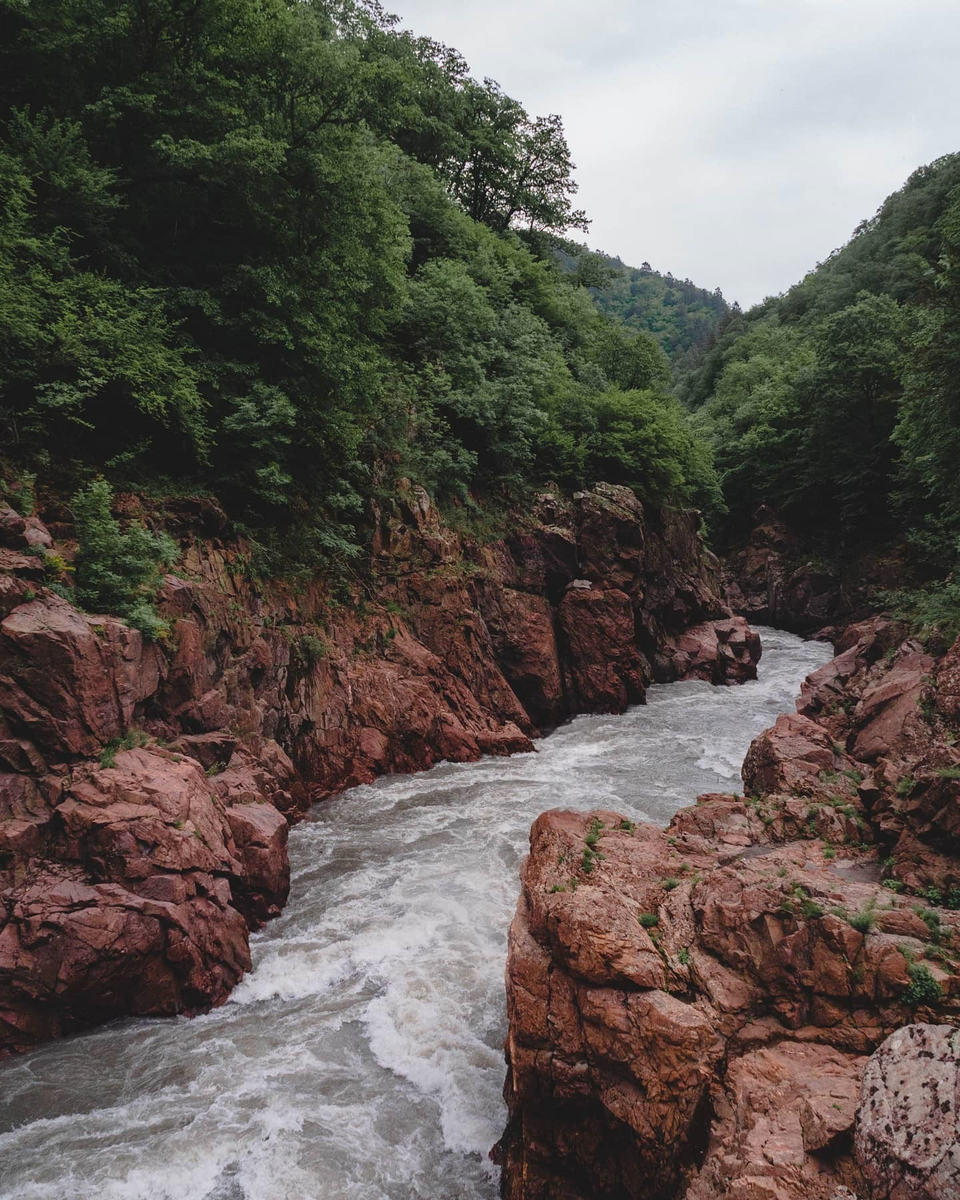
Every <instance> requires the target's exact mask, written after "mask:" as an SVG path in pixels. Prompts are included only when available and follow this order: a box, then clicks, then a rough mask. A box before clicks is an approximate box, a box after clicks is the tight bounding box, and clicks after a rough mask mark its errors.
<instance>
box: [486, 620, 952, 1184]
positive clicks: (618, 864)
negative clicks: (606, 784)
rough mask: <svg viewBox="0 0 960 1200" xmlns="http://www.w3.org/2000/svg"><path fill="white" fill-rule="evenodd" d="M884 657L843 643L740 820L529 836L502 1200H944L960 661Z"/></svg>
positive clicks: (625, 824) (860, 633) (770, 750)
mask: <svg viewBox="0 0 960 1200" xmlns="http://www.w3.org/2000/svg"><path fill="white" fill-rule="evenodd" d="M901 638H902V630H899V629H898V628H897V627H896V626H895V625H893V624H891V623H890V622H888V621H884V620H882V619H879V618H878V619H874V620H871V621H868V622H864V623H862V624H861V625H859V626H856V627H852V628H851V629H850V630H849V631H848V633H847V635H846V636H845V637H844V638H843V639H841V642H840V644H839V645H838V649H839V650H840V651H841V653H840V654H839V656H838V657H837V658H835V659H834V660H833V661H832V662H830V663H828V664H826V665H825V666H824V667H822V668H821V669H820V670H818V671H816V672H815V673H814V674H813V675H811V676H810V677H809V679H808V680H807V681H806V683H805V684H804V688H803V694H802V696H801V698H800V699H799V700H798V704H797V707H798V712H796V713H793V714H786V715H784V716H781V717H780V718H779V720H778V721H777V722H776V724H775V726H774V727H773V728H772V729H770V730H768V731H766V732H765V733H764V734H762V735H761V736H760V737H758V738H757V739H756V740H755V741H754V743H753V745H752V746H751V748H750V750H749V753H748V754H747V757H746V760H745V762H744V766H743V782H744V792H743V794H742V795H707V796H701V797H700V798H699V799H698V801H697V804H696V805H695V806H694V807H692V808H688V809H684V810H681V811H680V812H678V813H677V814H676V815H675V817H674V818H673V820H672V821H671V823H670V825H669V827H668V828H667V829H663V830H662V829H659V828H656V827H654V826H650V825H640V826H637V827H634V826H633V824H632V823H631V822H630V821H629V820H627V819H626V818H625V817H623V816H622V815H621V814H619V813H613V812H593V813H587V814H578V813H572V812H560V811H556V812H548V813H545V814H543V815H542V816H541V817H540V818H539V819H538V820H537V821H536V823H535V824H534V826H533V829H532V831H531V841H530V856H529V858H528V859H527V860H526V862H525V864H524V866H523V870H522V892H521V897H520V901H519V904H518V908H517V913H516V917H515V919H514V922H513V925H512V927H511V930H510V941H509V959H508V966H507V998H508V1015H509V1038H508V1043H507V1060H508V1078H507V1084H506V1096H507V1100H508V1105H509V1111H510V1123H509V1126H508V1128H507V1131H506V1133H505V1135H504V1138H503V1140H502V1142H501V1143H500V1145H499V1147H498V1149H497V1154H498V1156H499V1158H500V1161H501V1162H502V1164H503V1195H504V1196H505V1197H507V1198H509V1200H561V1198H562V1200H588V1198H589V1200H594V1198H597V1200H599V1198H605V1197H616V1198H618V1200H619V1198H628V1197H644V1198H645V1200H667V1198H671V1200H672V1198H674V1197H685V1198H686V1200H720V1198H721V1197H724V1198H729V1200H734V1198H735V1200H842V1198H846V1200H850V1197H860V1198H861V1200H933V1198H934V1197H937V1198H938V1200H947V1198H949V1197H960V1150H958V1145H960V1135H958V1126H957V1117H958V1112H957V1103H958V1099H957V1092H956V1082H957V1070H958V1055H957V1049H958V1047H957V1038H958V1037H960V1034H958V1033H957V1032H956V1030H957V1028H958V1027H960V875H958V870H960V860H958V857H957V852H958V849H960V842H958V820H960V817H958V814H960V751H958V750H957V749H956V748H955V745H956V739H957V736H958V734H960V703H958V700H957V697H958V695H960V685H958V680H960V668H958V663H960V643H958V644H957V645H955V646H954V647H953V649H952V650H951V651H950V652H949V653H948V654H946V655H945V656H943V657H941V658H940V659H938V660H935V659H933V658H932V657H930V655H928V654H927V652H926V651H925V650H924V649H923V647H921V646H920V645H919V644H917V643H915V642H913V641H910V640H907V641H902V640H901ZM917 1022H921V1024H917ZM922 1022H927V1023H932V1024H922Z"/></svg>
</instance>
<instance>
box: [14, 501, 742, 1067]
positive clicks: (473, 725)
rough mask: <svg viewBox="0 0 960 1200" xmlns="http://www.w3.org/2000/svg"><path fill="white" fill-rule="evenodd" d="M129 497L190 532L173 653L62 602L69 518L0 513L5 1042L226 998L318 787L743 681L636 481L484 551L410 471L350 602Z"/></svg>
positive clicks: (177, 509) (548, 504)
mask: <svg viewBox="0 0 960 1200" xmlns="http://www.w3.org/2000/svg"><path fill="white" fill-rule="evenodd" d="M122 505H123V514H124V515H125V516H126V517H127V518H128V519H133V520H146V521H148V522H150V523H153V524H162V525H163V526H164V527H165V528H167V529H168V530H169V531H171V532H172V533H174V534H175V535H176V536H177V537H178V538H179V540H180V544H181V548H182V560H181V563H180V567H179V569H178V571H177V572H176V573H175V574H171V575H169V576H168V577H167V578H166V580H165V582H164V587H163V592H162V597H161V603H160V610H161V613H162V615H163V616H164V617H165V618H166V619H167V620H168V621H169V623H170V627H171V636H170V637H169V639H168V640H166V641H162V642H158V643H148V642H146V641H145V640H144V638H143V637H142V636H141V634H140V633H138V632H137V631H136V630H134V629H131V628H130V627H128V626H127V625H126V624H125V623H124V622H123V621H121V620H118V619H116V618H114V617H110V616H98V615H91V614H87V613H82V612H80V611H78V610H77V609H76V608H75V607H74V606H73V605H71V604H70V603H69V602H68V601H67V600H65V599H63V598H62V597H61V596H60V595H57V594H55V593H54V592H53V591H51V590H49V588H47V587H46V586H45V583H46V582H48V581H50V580H51V579H53V578H56V577H57V575H58V573H60V578H61V579H63V578H64V577H63V575H62V564H63V562H64V558H63V556H66V558H67V559H69V557H70V553H71V548H72V544H71V542H70V535H71V530H70V528H69V527H68V526H66V525H60V524H57V523H56V522H53V521H51V523H50V528H49V529H48V528H47V527H46V526H44V525H43V523H42V522H40V521H39V520H37V519H36V518H30V519H29V520H25V519H23V518H20V517H18V516H17V515H16V514H15V513H11V512H10V511H9V510H6V511H2V512H0V889H2V890H0V1052H2V1051H4V1050H10V1049H25V1048H27V1047H29V1046H31V1045H33V1044H35V1043H37V1042H38V1041H41V1040H43V1039H45V1038H49V1037H51V1036H56V1035H57V1034H59V1033H62V1032H65V1031H68V1030H71V1029H75V1028H78V1027H82V1026H84V1025H87V1024H91V1023H94V1022H96V1021H100V1020H104V1019H107V1018H109V1017H112V1016H115V1015H118V1014H121V1013H125V1012H133V1013H174V1012H182V1011H186V1012H193V1011H198V1010H202V1009H204V1008H208V1007H209V1006H211V1005H214V1004H217V1003H220V1002H221V1001H223V999H224V998H225V997H226V995H227V994H228V992H229V990H230V989H231V987H233V986H234V984H235V983H236V982H237V980H238V979H239V978H240V976H241V975H242V973H243V971H244V970H245V969H247V967H248V965H249V956H248V930H249V928H251V927H256V925H258V924H259V923H262V922H263V921H265V920H267V919H268V918H269V917H271V916H273V915H275V914H276V913H277V912H279V911H280V908H281V907H282V905H283V904H284V902H285V900H286V896H287V891H288V887H289V869H288V864H287V854H286V839H287V829H288V824H289V822H290V821H292V820H294V819H296V818H297V817H298V816H299V815H301V814H302V813H303V812H304V811H305V809H306V806H307V804H308V803H309V801H310V799H315V798H318V797H320V796H323V795H326V794H329V793H330V792H332V791H334V790H336V789H339V788H343V787H347V786H350V785H353V784H357V783H363V782H367V781H370V780H372V779H374V778H375V777H376V776H378V775H380V774H383V773H386V772H397V771H413V770H420V769H423V768H425V767H428V766H430V765H431V764H433V763H435V762H437V761H439V760H441V759H449V760H455V761H466V760H471V759H475V758H478V757H479V756H480V755H482V754H509V753H514V752H517V751H529V750H532V748H533V742H532V740H531V739H533V738H535V737H536V736H537V735H538V733H539V732H540V731H542V730H543V729H545V728H549V727H550V726H552V725H555V724H556V723H557V722H559V721H561V720H564V719H565V718H566V717H568V716H569V715H570V714H571V713H574V712H579V711H611V712H615V711H619V710H622V709H623V708H624V707H625V706H626V705H627V704H629V703H632V702H636V701H639V700H642V698H643V694H644V689H645V687H646V685H647V684H648V683H649V682H650V680H651V679H670V678H676V677H682V676H685V675H690V676H695V677H698V678H708V679H712V680H714V681H715V682H724V681H731V682H732V681H738V680H741V679H744V678H749V677H752V676H753V675H754V674H755V671H756V661H757V659H758V657H759V641H758V639H757V638H756V636H755V635H754V634H753V633H751V631H749V629H748V628H747V626H746V623H745V622H744V621H743V619H742V618H736V617H732V616H731V614H730V611H729V609H727V608H726V607H725V605H724V603H723V601H722V600H721V598H720V590H719V574H718V564H717V562H716V560H715V559H714V558H713V557H712V556H711V555H710V554H709V553H708V552H707V551H705V549H704V548H703V545H702V543H701V541H700V538H699V536H698V534H697V517H696V515H695V514H693V513H688V514H679V513H674V514H664V515H660V514H645V513H644V511H643V509H642V507H641V505H640V504H639V503H638V502H637V500H636V499H635V497H634V495H633V493H632V492H630V491H629V490H627V489H624V488H613V487H603V486H601V487H597V488H596V489H594V490H593V491H591V492H587V493H583V494H580V495H578V496H577V497H575V498H574V499H573V500H567V499H564V498H562V497H560V496H557V495H555V494H552V493H551V494H545V495H544V496H542V497H541V498H540V500H539V502H538V507H537V511H536V512H535V513H534V514H533V515H531V516H530V517H529V518H527V519H525V520H522V521H518V522H517V523H516V524H515V526H514V528H513V531H512V532H511V533H510V534H509V535H508V536H505V537H503V538H501V539H500V540H496V541H492V542H487V543H485V544H480V543H478V542H477V541H476V540H473V539H470V538H468V537H464V536H462V535H461V534H458V533H455V532H454V531H453V530H452V529H450V528H449V527H448V526H447V525H445V524H444V523H443V521H442V520H441V519H440V517H439V515H438V513H437V512H436V510H435V509H434V508H433V506H432V505H431V503H430V500H429V498H428V497H427V495H426V493H425V492H423V491H422V489H419V488H417V487H415V486H407V487H405V488H404V489H403V491H402V492H401V495H400V496H399V498H398V500H397V502H396V505H395V506H394V508H393V509H392V510H391V511H390V512H389V513H387V512H385V513H382V514H380V515H379V516H378V517H377V520H376V526H375V530H374V536H373V541H372V547H371V552H370V556H369V561H368V562H367V563H366V565H365V569H364V570H363V571H362V572H361V573H360V576H359V582H358V584H357V587H356V588H355V589H354V591H353V593H352V594H351V595H344V596H341V597H340V600H339V602H338V601H337V600H335V599H333V598H332V597H331V596H330V594H329V593H328V592H327V591H326V590H325V589H324V587H323V586H322V584H321V583H320V582H316V581H315V582H310V583H307V584H305V585H303V586H301V587H294V586H293V585H284V584H281V583H276V582H274V583H268V582H265V581H263V580H260V579H257V578H255V577H254V576H253V574H252V572H251V570H250V566H249V549H248V547H246V546H245V545H244V543H243V542H242V540H239V539H237V538H235V537H233V536H232V535H231V533H230V530H229V526H228V523H227V520H226V517H225V516H224V514H223V513H222V511H221V510H220V509H219V508H218V507H217V506H216V505H215V504H213V503H212V502H210V501H207V500H201V501H168V502H167V504H166V506H165V507H164V509H163V510H162V511H160V510H158V509H157V507H149V506H145V505H144V503H143V502H141V501H140V500H138V499H137V498H136V497H132V496H131V497H125V498H123V501H122ZM55 551H56V552H57V553H56V555H55V553H54V552H55Z"/></svg>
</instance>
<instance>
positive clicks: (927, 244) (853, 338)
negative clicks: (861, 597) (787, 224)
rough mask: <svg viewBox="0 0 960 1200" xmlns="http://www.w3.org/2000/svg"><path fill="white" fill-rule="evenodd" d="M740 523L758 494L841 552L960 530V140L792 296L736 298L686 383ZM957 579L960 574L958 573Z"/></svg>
mask: <svg viewBox="0 0 960 1200" xmlns="http://www.w3.org/2000/svg"><path fill="white" fill-rule="evenodd" d="M680 394H681V396H682V398H683V400H684V402H685V403H686V404H687V405H688V406H689V407H690V408H692V409H693V410H695V411H696V414H697V415H696V419H697V424H698V426H699V428H700V430H701V431H702V433H703V434H704V436H706V437H707V438H708V439H709V440H710V442H711V444H712V446H713V449H714V453H715V456H716V465H717V468H718V470H719V472H720V476H721V480H722V486H723V493H724V498H725V501H726V504H727V506H728V508H729V515H728V518H727V521H726V535H727V538H728V540H729V541H731V542H736V541H737V540H738V539H740V538H742V537H743V535H744V533H745V531H746V530H747V528H748V527H749V525H750V522H751V520H752V518H753V515H754V513H755V511H756V509H757V507H758V505H759V504H761V503H767V504H770V505H772V506H773V507H774V508H775V509H776V510H777V511H779V512H780V513H781V515H782V516H784V517H785V518H786V519H787V520H788V522H789V524H790V525H791V527H792V528H793V529H794V530H795V531H796V532H797V533H799V534H800V535H801V536H802V537H803V538H804V539H805V540H806V542H807V544H808V545H809V546H810V547H812V548H814V549H816V550H818V551H819V552H820V553H821V554H822V555H823V556H824V557H825V558H827V559H831V560H833V561H835V562H836V561H843V560H849V559H850V558H851V557H853V556H855V555H857V554H860V553H862V552H864V551H876V550H880V549H883V548H886V547H890V546H892V545H894V544H897V543H899V544H902V545H905V547H906V548H907V550H908V553H909V556H910V560H911V563H912V566H913V569H914V571H915V572H916V577H917V578H918V579H919V580H920V581H923V580H924V579H944V578H946V577H947V576H948V575H949V573H950V572H951V571H952V570H953V568H954V566H955V564H956V562H957V555H958V539H960V474H958V471H957V462H958V461H960V457H958V456H960V154H951V155H948V156H946V157H944V158H941V159H938V160H937V161H936V162H934V163H932V164H931V165H929V166H927V167H923V168H921V169H919V170H917V171H915V172H914V174H913V175H911V176H910V178H909V179H908V180H907V182H906V184H905V185H904V186H903V188H902V189H901V190H900V191H898V192H896V193H894V194H893V195H892V196H890V197H889V198H888V199H887V200H886V201H885V202H884V204H883V205H882V206H881V207H880V209H879V211H878V212H877V214H876V215H875V216H874V217H873V218H871V219H870V220H868V221H864V222H863V223H862V224H861V225H860V226H859V227H858V228H857V230H856V231H855V233H854V235H853V237H852V238H851V239H850V241H849V242H848V243H847V244H846V245H845V246H843V247H842V248H841V249H839V250H837V251H835V252H834V253H833V254H831V255H830V256H829V257H828V258H827V259H826V261H824V262H823V263H821V264H820V265H819V266H818V267H817V269H816V270H815V271H813V272H811V273H810V274H809V275H807V276H806V278H804V279H803V280H802V281H801V282H800V283H798V284H797V285H796V286H795V287H792V288H790V290H789V291H787V292H786V293H785V294H784V295H782V296H779V297H775V298H772V299H768V300H766V301H764V303H762V304H760V305H758V306H757V307H755V308H753V309H751V310H750V312H748V313H746V314H740V313H731V314H730V315H729V317H728V318H727V320H726V323H725V327H724V329H723V330H722V332H721V334H720V335H719V337H718V338H717V339H716V341H715V343H714V344H713V346H712V347H711V348H710V349H709V351H708V352H707V353H706V354H705V355H704V356H703V359H702V361H701V363H700V364H699V366H698V367H697V368H696V369H695V370H693V371H691V372H689V373H687V375H686V376H685V378H684V379H683V381H682V383H681V386H680ZM949 587H950V588H951V589H952V588H953V585H952V584H950V585H949Z"/></svg>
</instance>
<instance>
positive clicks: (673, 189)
mask: <svg viewBox="0 0 960 1200" xmlns="http://www.w3.org/2000/svg"><path fill="white" fill-rule="evenodd" d="M392 8H393V9H394V11H396V12H397V13H398V14H399V16H400V17H401V19H402V22H403V24H404V25H405V26H406V27H408V28H412V29H414V30H415V31H417V32H419V33H424V34H429V35H430V36H432V37H436V38H438V39H440V40H441V41H445V42H447V43H448V44H450V45H453V46H456V47H457V49H459V50H460V51H461V52H462V53H463V54H464V56H465V57H466V58H467V61H468V62H469V63H470V65H471V68H472V71H473V73H474V74H475V75H476V76H483V75H489V76H492V77H493V78H495V79H497V80H498V81H499V82H500V83H501V84H502V86H503V87H504V88H505V89H506V91H507V92H509V93H510V94H511V95H513V96H515V97H516V98H517V99H519V100H521V101H522V102H523V103H524V104H525V106H526V107H527V109H528V110H529V111H531V112H533V113H538V114H539V113H546V112H559V113H561V115H562V116H563V118H564V123H565V125H566V129H567V135H568V139H569V141H570V145H571V149H572V151H573V155H574V159H575V161H576V162H577V165H578V171H577V179H578V181H579V183H580V194H579V198H578V203H579V204H582V205H583V207H585V208H586V209H587V212H588V214H589V215H590V216H591V217H592V219H593V227H592V229H591V232H590V235H589V240H590V242H591V244H592V245H596V246H598V247H600V248H602V249H604V250H607V251H608V252H610V253H615V254H619V255H620V256H621V257H622V258H623V259H624V260H625V261H627V262H631V263H639V262H641V261H643V260H644V259H648V260H649V261H650V262H652V263H653V264H654V266H657V267H659V268H660V269H662V270H671V271H672V272H673V273H674V274H675V275H678V276H680V277H685V276H689V277H690V278H691V279H693V280H694V281H695V282H696V283H699V284H701V285H702V286H705V287H710V288H713V287H716V286H719V287H721V288H722V289H723V291H724V294H725V295H726V296H728V298H730V299H739V300H740V301H741V303H744V304H749V303H753V302H755V301H757V300H759V299H761V298H762V297H763V296H764V295H766V294H770V293H774V292H779V291H782V290H783V289H784V288H786V287H789V285H790V284H791V283H793V282H794V281H795V280H796V279H798V278H799V277H800V276H801V275H802V274H803V272H804V271H806V270H808V269H810V268H811V267H812V266H814V265H815V263H816V262H817V261H818V260H820V259H822V258H824V257H825V256H826V255H827V254H828V253H829V252H830V250H832V249H833V248H834V247H835V246H837V245H839V244H841V243H842V242H843V241H844V240H845V239H846V238H847V237H848V236H849V235H850V233H851V232H852V230H853V229H854V227H855V226H856V225H857V224H858V222H859V221H860V220H862V219H863V218H864V217H867V216H870V215H871V214H872V213H873V212H874V211H875V209H876V208H877V206H878V205H879V204H880V203H881V201H882V200H883V199H884V197H885V196H886V195H888V194H889V193H890V192H891V191H893V190H894V189H895V188H897V187H899V186H900V184H901V183H903V181H904V180H905V178H906V177H907V175H908V174H909V173H910V172H911V171H912V170H913V169H914V168H915V167H917V166H919V165H920V164H921V163H924V162H929V161H930V160H932V159H933V158H935V157H937V156H939V155H941V154H946V153H949V152H951V151H954V150H958V149H960V144H958V142H960V138H958V129H957V120H956V118H957V114H958V112H960V71H958V70H957V66H956V64H957V62H958V61H960V4H958V3H957V0H674V2H673V3H671V4H664V3H662V0H657V2H656V3H654V2H652V0H633V2H630V0H595V2H594V3H592V4H578V3H573V0H531V2H529V3H518V2H517V0H460V2H459V3H456V4H450V3H449V2H448V3H439V2H438V0H395V2H394V3H393V4H392Z"/></svg>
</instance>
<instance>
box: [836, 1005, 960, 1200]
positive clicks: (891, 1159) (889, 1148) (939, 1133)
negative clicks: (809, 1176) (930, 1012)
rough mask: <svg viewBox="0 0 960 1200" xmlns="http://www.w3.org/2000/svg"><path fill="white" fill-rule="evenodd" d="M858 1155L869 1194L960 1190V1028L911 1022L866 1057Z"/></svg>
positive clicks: (945, 1195) (933, 1198)
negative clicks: (869, 1056)
mask: <svg viewBox="0 0 960 1200" xmlns="http://www.w3.org/2000/svg"><path fill="white" fill-rule="evenodd" d="M862 1089H863V1103H862V1105H861V1106H860V1109H859V1112H858V1113H857V1125H856V1154H857V1162H858V1163H859V1165H860V1169H861V1170H862V1171H863V1174H864V1176H865V1178H866V1180H867V1181H868V1183H869V1186H870V1193H869V1195H870V1200H953V1198H955V1197H958V1196H960V1133H958V1131H960V1030H957V1029H956V1028H953V1027H952V1026H949V1025H906V1026H904V1027H903V1028H902V1029H898V1030H897V1031H896V1032H895V1033H892V1034H891V1035H890V1036H889V1037H888V1038H887V1039H886V1041H885V1042H884V1043H883V1045H881V1046H880V1047H879V1049H878V1050H877V1051H876V1052H875V1053H874V1054H873V1055H872V1056H871V1058H870V1059H869V1060H868V1061H867V1064H866V1067H865V1069H864V1072H863V1084H862Z"/></svg>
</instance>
